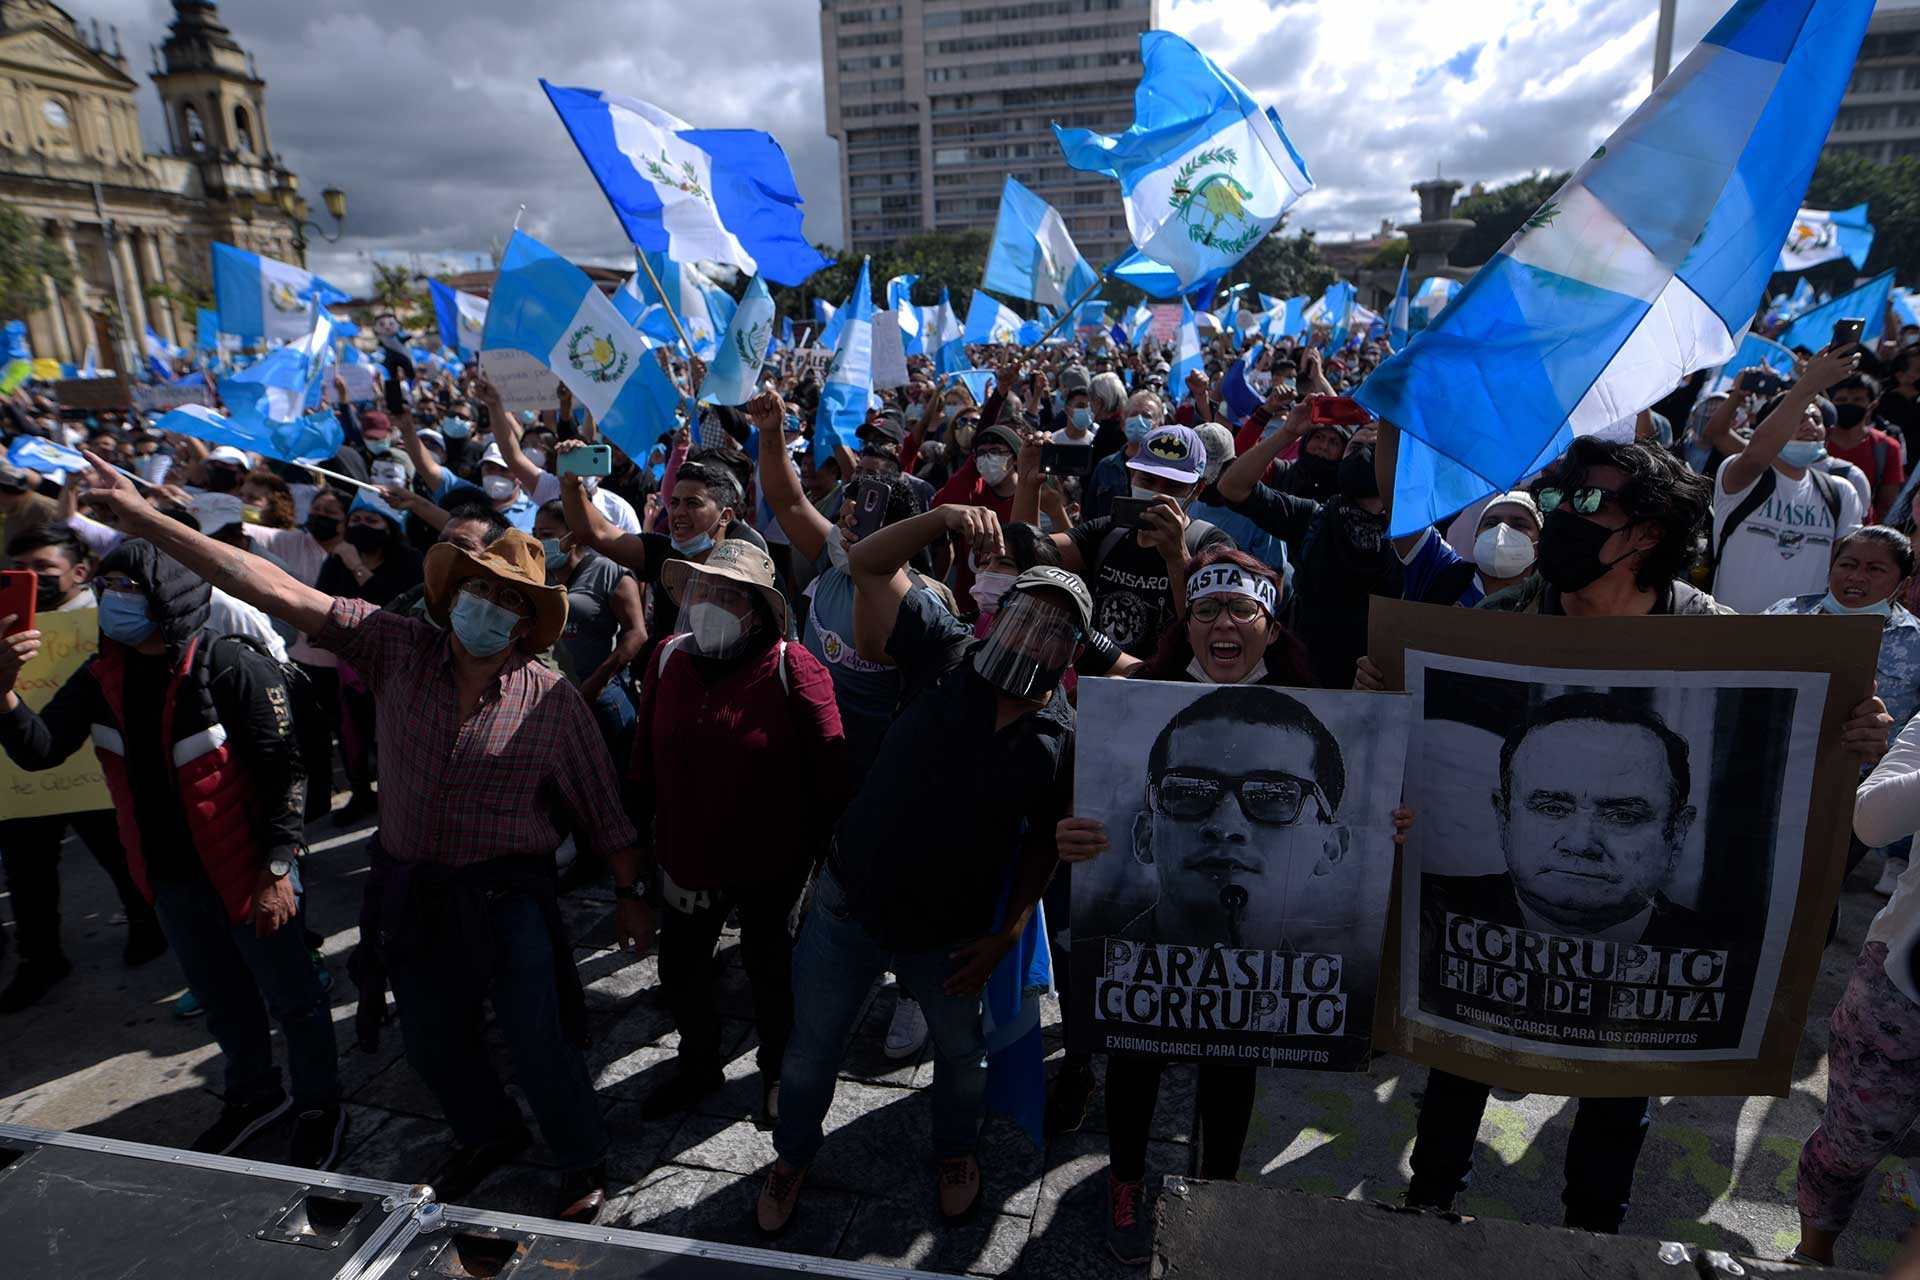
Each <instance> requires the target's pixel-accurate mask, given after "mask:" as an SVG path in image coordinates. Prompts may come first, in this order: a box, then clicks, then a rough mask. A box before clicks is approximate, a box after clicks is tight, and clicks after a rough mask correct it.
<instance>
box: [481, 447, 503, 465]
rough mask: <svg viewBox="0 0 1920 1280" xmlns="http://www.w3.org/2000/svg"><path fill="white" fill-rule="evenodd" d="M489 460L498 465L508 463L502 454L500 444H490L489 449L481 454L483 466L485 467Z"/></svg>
mask: <svg viewBox="0 0 1920 1280" xmlns="http://www.w3.org/2000/svg"><path fill="white" fill-rule="evenodd" d="M489 462H491V463H492V464H493V465H494V466H496V467H505V466H506V465H507V460H506V459H505V458H503V457H501V456H500V446H499V445H498V444H490V445H488V446H487V451H486V452H485V453H483V454H481V455H480V465H481V466H483V467H484V466H486V465H487V464H488V463H489Z"/></svg>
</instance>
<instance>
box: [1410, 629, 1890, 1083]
mask: <svg viewBox="0 0 1920 1280" xmlns="http://www.w3.org/2000/svg"><path fill="white" fill-rule="evenodd" d="M1456 612H1457V613H1460V612H1464V611H1456ZM1487 617H1488V618H1489V619H1490V620H1491V629H1492V634H1493V635H1494V636H1495V637H1496V638H1499V637H1500V633H1501V631H1502V627H1501V625H1500V624H1502V623H1505V624H1508V626H1509V627H1510V626H1511V624H1512V622H1514V621H1516V619H1514V618H1512V617H1511V616H1502V615H1497V614H1496V615H1487ZM1530 621H1532V622H1535V623H1538V622H1542V621H1545V622H1562V621H1570V620H1561V619H1532V620H1530ZM1582 621H1589V620H1582ZM1618 621H1630V620H1618ZM1639 621H1643V622H1644V621H1646V620H1639ZM1652 621H1653V622H1654V624H1655V626H1656V628H1661V627H1664V630H1660V631H1656V634H1662V635H1665V636H1667V637H1668V638H1669V643H1671V638H1672V637H1673V636H1674V635H1675V634H1676V631H1675V629H1674V627H1673V625H1672V624H1673V623H1674V622H1675V621H1678V622H1680V623H1681V624H1682V625H1686V624H1690V623H1695V622H1706V623H1708V624H1709V625H1710V626H1711V625H1712V624H1714V623H1716V622H1719V621H1722V620H1720V619H1680V620H1671V619H1654V620H1652ZM1739 621H1740V622H1741V623H1744V624H1745V625H1746V626H1747V627H1749V628H1751V627H1752V625H1753V624H1754V623H1755V622H1761V621H1764V620H1761V619H1740V620H1739ZM1814 621H1820V620H1814ZM1449 625H1450V626H1451V625H1453V620H1449ZM1480 625H1485V624H1484V623H1482V624H1480ZM1616 625H1617V623H1616ZM1827 638H1831V637H1827ZM1516 639H1517V637H1514V636H1512V635H1508V636H1506V637H1504V640H1503V641H1502V642H1500V643H1498V644H1497V645H1496V646H1495V647H1493V648H1491V649H1490V650H1488V652H1490V653H1494V654H1499V655H1501V656H1499V657H1469V656H1464V655H1462V654H1460V653H1457V652H1452V653H1449V652H1440V651H1437V650H1436V649H1423V648H1421V647H1419V646H1418V644H1417V643H1416V642H1413V641H1409V642H1408V644H1407V645H1406V647H1405V649H1404V650H1403V652H1402V654H1401V655H1400V659H1401V670H1402V671H1403V673H1404V678H1405V685H1406V689H1407V691H1408V693H1409V694H1410V695H1411V697H1412V729H1411V735H1410V742H1409V746H1408V751H1407V775H1406V803H1407V804H1408V805H1409V806H1410V807H1411V808H1412V809H1413V810H1414V812H1415V813H1416V814H1417V815H1418V816H1417V817H1416V819H1415V823H1414V828H1413V831H1412V833H1411V834H1410V835H1409V837H1408V840H1407V844H1406V849H1405V854H1404V857H1403V858H1402V860H1401V871H1400V880H1399V908H1400V909H1399V912H1398V917H1397V919H1398V937H1397V943H1398V945H1397V947H1396V948H1395V949H1394V950H1395V951H1396V953H1397V955H1396V977H1397V982H1396V983H1395V984H1394V985H1395V986H1396V988H1397V999H1396V1005H1395V1007H1396V1009H1397V1013H1398V1016H1399V1019H1400V1021H1401V1023H1402V1025H1403V1029H1405V1030H1406V1031H1408V1032H1409V1038H1410V1039H1411V1041H1412V1043H1413V1044H1414V1045H1416V1046H1417V1045H1418V1044H1420V1043H1421V1037H1422V1034H1423V1033H1424V1035H1425V1036H1427V1037H1429V1038H1430V1039H1431V1041H1432V1042H1433V1043H1442V1044H1451V1045H1453V1046H1455V1047H1456V1048H1457V1049H1458V1051H1460V1052H1462V1053H1465V1054H1467V1055H1470V1056H1478V1057H1482V1058H1483V1059H1484V1060H1485V1061H1487V1062H1492V1063H1501V1062H1506V1063H1519V1062H1522V1061H1524V1062H1526V1063H1529V1064H1533V1065H1535V1066H1537V1065H1538V1064H1540V1063H1541V1062H1543V1061H1544V1062H1545V1063H1548V1064H1564V1066H1563V1067H1562V1068H1560V1074H1561V1075H1562V1076H1563V1077H1564V1076H1567V1075H1571V1076H1576V1077H1578V1078H1579V1080H1580V1083H1579V1084H1577V1085H1574V1084H1569V1083H1568V1082H1567V1081H1566V1079H1564V1078H1562V1079H1560V1080H1559V1081H1558V1082H1557V1085H1558V1088H1557V1091H1560V1092H1591V1093H1603V1092H1620V1093H1628V1094H1631V1093H1642V1092H1661V1091H1666V1092H1677V1091H1680V1088H1679V1086H1678V1085H1677V1084H1676V1082H1675V1079H1674V1077H1673V1075H1672V1074H1671V1073H1672V1072H1673V1071H1674V1070H1677V1069H1682V1068H1689V1069H1690V1068H1699V1069H1703V1071H1704V1072H1705V1073H1706V1074H1708V1075H1711V1072H1712V1068H1714V1067H1715V1066H1716V1065H1717V1064H1734V1065H1736V1066H1743V1065H1746V1064H1753V1063H1755V1062H1757V1061H1758V1060H1759V1059H1760V1058H1761V1057H1762V1054H1763V1049H1764V1048H1765V1046H1766V1041H1767V1038H1768V1034H1769V1031H1770V1029H1771V1028H1772V1027H1773V1026H1774V1025H1775V1024H1776V1022H1777V1020H1778V1016H1779V1012H1780V1009H1781V996H1782V985H1783V974H1786V973H1787V972H1788V966H1789V963H1790V962H1792V963H1793V964H1795V965H1797V966H1800V967H1803V968H1804V967H1806V966H1808V965H1812V964H1815V963H1817V960H1818V953H1819V945H1818V939H1815V941H1814V942H1813V944H1812V945H1811V946H1810V947H1809V946H1808V945H1807V943H1806V938H1805V936H1804V933H1803V935H1802V936H1800V937H1798V938H1796V936H1795V924H1796V916H1797V908H1798V907H1800V906H1801V904H1802V899H1803V897H1805V898H1807V899H1808V901H1809V902H1813V901H1816V900H1817V901H1823V902H1825V903H1826V904H1827V905H1828V907H1830V905H1831V901H1832V898H1831V894H1830V893H1824V894H1823V892H1822V891H1823V890H1824V889H1825V888H1826V886H1827V884H1828V883H1829V881H1831V880H1832V879H1834V877H1832V876H1830V875H1829V874H1828V872H1829V870H1830V869H1831V868H1830V862H1831V855H1832V853H1833V852H1834V850H1833V840H1832V831H1831V827H1832V818H1831V815H1827V816H1826V819H1825V826H1826V828H1827V829H1826V830H1825V831H1823V830H1822V824H1821V823H1820V822H1819V821H1816V815H1815V813H1814V806H1815V799H1816V794H1817V793H1816V787H1815V775H1816V769H1817V766H1818V765H1819V763H1820V761H1821V757H1822V754H1823V753H1822V751H1821V744H1822V742H1823V741H1829V740H1831V739H1830V738H1823V725H1824V724H1825V723H1826V721H1827V716H1828V711H1829V707H1830V704H1831V702H1832V699H1830V696H1829V695H1830V693H1832V692H1833V691H1834V686H1835V684H1836V680H1837V679H1838V678H1837V677H1836V676H1835V675H1834V674H1832V673H1830V672H1829V671H1828V670H1822V669H1806V670H1782V669H1758V670H1756V669H1742V668H1741V667H1739V666H1738V665H1734V662H1732V661H1729V660H1730V659H1735V660H1736V661H1737V659H1736V658H1735V655H1732V654H1729V653H1727V652H1726V651H1724V650H1717V649H1716V648H1715V647H1714V646H1713V645H1711V644H1703V645H1701V646H1700V647H1698V649H1697V650H1696V652H1698V653H1701V654H1707V653H1714V654H1716V656H1717V657H1718V658H1719V659H1720V660H1721V661H1720V664H1719V665H1717V666H1716V667H1714V668H1713V669H1704V670H1702V669H1696V670H1685V671H1672V670H1657V669H1642V670H1633V669H1621V668H1620V667H1618V666H1614V665H1605V666H1601V665H1595V666H1581V665H1579V659H1578V656H1577V655H1567V657H1566V659H1565V660H1564V661H1562V662H1555V661H1554V659H1555V658H1557V657H1560V656H1561V655H1559V654H1556V652H1555V649H1554V647H1553V646H1550V645H1549V646H1542V645H1538V644H1528V643H1515V640H1516ZM1777 639H1778V637H1776V640H1777ZM1690 647H1691V646H1690ZM1663 651H1670V650H1663V649H1661V648H1658V647H1656V648H1639V649H1635V650H1630V651H1629V652H1642V653H1645V652H1663ZM1516 654H1524V655H1527V658H1528V659H1529V660H1526V661H1515V660H1513V659H1512V657H1511V655H1516ZM1652 665H1653V664H1651V663H1650V664H1648V666H1649V667H1651V666H1652ZM1868 681H1869V687H1870V681H1871V675H1870V674H1869V676H1868ZM1856 695H1857V696H1864V694H1859V693H1858V691H1857V690H1856ZM1842 701H1843V702H1844V699H1842ZM1849 705H1850V704H1849ZM1826 754H1827V755H1833V754H1836V753H1833V752H1828V753H1826ZM1841 786H1842V788H1843V790H1844V789H1845V787H1846V781H1845V779H1844V778H1843V780H1842V782H1841ZM1816 836H1819V837H1820V838H1814V837H1816ZM1841 843H1842V847H1844V833H1842V835H1841ZM1809 885H1811V886H1812V891H1811V892H1810V893H1809V892H1808V888H1807V886H1809ZM1836 887H1837V886H1836ZM1824 921H1825V917H1824V915H1823V916H1822V917H1821V923H1822V924H1824ZM1809 977H1810V973H1809ZM1796 1016H1804V1001H1802V1003H1801V1007H1800V1014H1799V1015H1796ZM1794 1039H1796V1040H1797V1037H1794ZM1415 1056H1416V1057H1419V1056H1422V1055H1421V1054H1420V1053H1418V1052H1417V1051H1416V1052H1415ZM1788 1056H1789V1058H1790V1057H1791V1054H1790V1053H1789V1055H1788ZM1435 1065H1440V1066H1445V1067H1447V1068H1448V1069H1449V1070H1457V1069H1458V1064H1457V1062H1449V1061H1435ZM1648 1068H1664V1069H1666V1071H1667V1074H1664V1075H1662V1076H1661V1077H1660V1080H1661V1082H1660V1083H1659V1084H1658V1085H1656V1086H1654V1087H1652V1088H1649V1087H1646V1085H1647V1080H1646V1079H1645V1076H1644V1072H1645V1071H1646V1069H1648ZM1548 1070H1549V1071H1550V1072H1551V1071H1553V1068H1552V1067H1549V1068H1548ZM1623 1072H1626V1073H1642V1074H1641V1075H1640V1076H1639V1077H1637V1080H1638V1083H1637V1084H1636V1083H1635V1082H1634V1081H1631V1080H1627V1079H1625V1078H1624V1076H1623ZM1467 1074H1470V1075H1473V1076H1474V1078H1476V1079H1484V1080H1488V1081H1489V1082H1490V1083H1495V1084H1508V1085H1509V1086H1510V1087H1544V1086H1542V1084H1541V1082H1540V1080H1539V1078H1538V1074H1537V1073H1535V1074H1533V1075H1532V1076H1531V1077H1530V1078H1529V1079H1528V1080H1525V1081H1517V1082H1516V1081H1514V1080H1513V1079H1512V1078H1511V1076H1510V1075H1508V1074H1502V1073H1500V1072H1499V1071H1498V1068H1497V1067H1496V1068H1495V1069H1494V1070H1493V1071H1492V1072H1491V1073H1490V1072H1489V1071H1487V1070H1478V1071H1474V1070H1469V1071H1468V1072H1467ZM1596 1081H1598V1082H1600V1083H1598V1084H1596ZM1696 1087H1697V1086H1696ZM1700 1091H1703V1092H1708V1091H1713V1090H1711V1089H1710V1088H1708V1089H1701V1090H1700Z"/></svg>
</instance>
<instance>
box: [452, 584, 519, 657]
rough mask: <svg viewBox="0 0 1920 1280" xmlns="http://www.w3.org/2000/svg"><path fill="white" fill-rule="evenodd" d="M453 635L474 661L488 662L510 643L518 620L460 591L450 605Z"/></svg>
mask: <svg viewBox="0 0 1920 1280" xmlns="http://www.w3.org/2000/svg"><path fill="white" fill-rule="evenodd" d="M451 620H452V623H453V634H454V635H456V636H458V637H460V643H461V645H462V646H463V647H464V648H465V649H466V651H467V652H468V653H470V654H472V655H473V656H474V657H476V658H491V657H492V656H493V655H494V654H496V653H498V652H500V651H501V650H502V649H504V648H506V647H507V646H508V645H510V644H512V643H513V629H514V627H515V626H517V625H518V624H519V622H520V619H519V618H517V617H515V616H514V615H513V614H512V613H510V612H508V611H507V610H505V609H502V608H501V607H500V606H499V605H497V604H495V603H494V602H493V601H491V600H487V599H483V598H482V597H480V596H476V595H473V594H472V593H470V592H466V591H462V592H461V593H460V595H459V598H458V599H456V600H455V601H454V602H453V616H452V619H451Z"/></svg>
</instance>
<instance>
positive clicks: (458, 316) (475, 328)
mask: <svg viewBox="0 0 1920 1280" xmlns="http://www.w3.org/2000/svg"><path fill="white" fill-rule="evenodd" d="M427 289H428V291H429V292H430V293H432V295H433V318H434V319H435V320H437V321H439V324H440V343H441V345H442V346H447V347H452V348H453V349H454V350H455V351H478V350H479V349H480V335H481V334H483V333H485V332H486V331H487V300H486V299H485V298H483V297H481V296H480V295H479V294H477V293H463V292H461V291H460V290H458V289H456V288H454V287H453V286H452V285H450V284H442V283H441V282H440V281H438V280H429V281H427Z"/></svg>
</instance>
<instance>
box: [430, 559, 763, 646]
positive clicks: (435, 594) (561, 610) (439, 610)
mask: <svg viewBox="0 0 1920 1280" xmlns="http://www.w3.org/2000/svg"><path fill="white" fill-rule="evenodd" d="M722 545H725V544H722ZM749 545H751V544H749ZM716 550H717V548H716ZM421 569H422V572H423V573H424V575H425V577H426V581H427V616H428V617H430V618H432V619H433V620H434V621H435V622H437V623H439V624H440V625H441V626H443V627H444V626H446V625H447V614H448V611H449V610H450V609H451V608H452V607H453V597H454V593H455V592H457V591H459V590H460V584H461V583H463V582H465V581H466V580H467V579H468V578H491V579H493V580H494V581H495V582H505V583H510V584H512V585H513V586H514V587H516V588H518V589H519V590H521V591H524V592H526V594H527V599H528V600H529V601H531V602H532V604H533V630H532V631H530V632H529V633H528V634H527V635H526V636H525V638H523V639H522V640H521V641H520V647H521V648H523V649H525V650H526V651H527V652H528V653H541V652H543V651H545V650H547V649H551V648H552V647H553V642H554V641H556V640H558V639H559V638H560V632H561V631H562V630H563V629H564V628H565V627H566V625H567V589H566V588H565V587H550V586H548V585H547V554H546V551H545V549H544V548H542V547H541V545H540V543H539V542H538V541H537V540H536V539H534V538H530V537H528V536H527V535H526V534H524V533H522V532H520V531H519V530H518V529H509V530H507V531H506V532H505V533H503V534H501V535H500V536H499V537H497V538H495V539H494V540H493V541H492V543H490V544H489V545H488V547H487V549H486V550H485V551H483V552H481V553H480V554H479V555H477V556H476V555H471V554H469V553H468V552H465V551H462V550H461V549H460V548H459V547H456V546H454V545H453V544H452V543H450V542H440V543H435V544H434V545H433V546H432V547H429V548H428V549H427V558H426V561H425V563H424V564H423V565H422V566H421Z"/></svg>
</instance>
